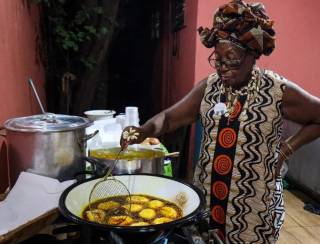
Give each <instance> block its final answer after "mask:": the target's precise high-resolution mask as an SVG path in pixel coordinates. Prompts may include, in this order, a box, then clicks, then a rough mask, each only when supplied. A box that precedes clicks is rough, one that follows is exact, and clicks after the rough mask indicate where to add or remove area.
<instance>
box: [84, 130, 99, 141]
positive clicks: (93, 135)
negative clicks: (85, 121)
mask: <svg viewBox="0 0 320 244" xmlns="http://www.w3.org/2000/svg"><path fill="white" fill-rule="evenodd" d="M98 133H99V130H96V131H95V132H93V133H91V134H89V135H85V136H84V137H82V138H81V141H82V142H87V141H88V140H90V139H91V138H93V137H95V136H96V135H97V134H98Z"/></svg>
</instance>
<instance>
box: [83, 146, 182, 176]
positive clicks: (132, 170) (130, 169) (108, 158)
mask: <svg viewBox="0 0 320 244" xmlns="http://www.w3.org/2000/svg"><path fill="white" fill-rule="evenodd" d="M119 151H120V148H108V149H97V150H91V151H90V152H89V155H90V157H87V158H86V159H87V161H89V162H90V163H92V164H100V165H104V166H105V167H106V168H107V167H109V166H111V165H112V164H113V162H114V160H115V159H116V156H117V154H118V152H119ZM135 152H136V153H135ZM130 153H131V154H130ZM177 156H179V152H175V153H169V154H165V153H164V152H163V151H160V150H157V149H151V148H149V149H148V148H145V147H142V146H137V147H134V149H129V152H126V151H124V152H123V153H121V154H120V155H119V160H118V162H117V164H116V165H115V167H114V170H113V172H112V173H114V174H138V173H139V174H140V173H147V174H157V175H163V173H164V164H165V158H171V157H177Z"/></svg>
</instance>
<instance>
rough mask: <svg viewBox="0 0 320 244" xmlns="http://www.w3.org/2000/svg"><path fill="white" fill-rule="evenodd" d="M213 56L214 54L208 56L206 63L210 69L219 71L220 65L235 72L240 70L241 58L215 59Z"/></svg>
mask: <svg viewBox="0 0 320 244" xmlns="http://www.w3.org/2000/svg"><path fill="white" fill-rule="evenodd" d="M214 55H215V52H213V53H211V54H210V56H209V57H208V62H209V64H210V66H211V67H213V68H216V69H221V67H222V65H224V66H225V67H226V68H227V69H232V70H236V69H239V68H240V66H241V64H242V61H243V57H242V58H241V59H224V58H222V59H217V58H216V57H214Z"/></svg>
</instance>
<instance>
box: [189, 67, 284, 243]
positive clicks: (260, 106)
mask: <svg viewBox="0 0 320 244" xmlns="http://www.w3.org/2000/svg"><path fill="white" fill-rule="evenodd" d="M260 72H261V79H260V90H259V91H258V92H256V94H255V97H254V98H253V99H250V101H249V100H248V101H249V102H248V108H247V113H246V117H244V118H243V117H242V115H241V110H242V105H244V102H245V101H246V98H247V97H246V96H243V97H242V98H241V99H242V100H241V99H240V100H241V101H242V104H241V102H239V106H238V107H237V109H235V113H236V114H233V119H234V120H233V121H232V122H231V123H229V121H228V122H227V119H226V118H225V117H224V116H221V118H216V117H215V116H213V114H214V113H213V112H214V111H213V108H214V105H215V104H216V103H218V102H219V101H218V99H219V88H220V87H221V80H220V79H219V77H218V76H217V75H216V74H213V75H211V76H209V78H208V81H207V87H206V90H205V94H204V97H203V100H202V102H201V111H200V115H201V123H202V127H203V136H202V145H201V154H200V158H199V162H198V164H197V167H196V170H195V175H194V181H195V182H194V183H195V184H196V185H197V186H198V187H199V188H200V189H202V190H203V191H204V192H205V193H206V197H207V205H208V207H210V210H211V217H210V224H211V226H212V228H213V229H217V231H218V232H219V235H220V236H221V237H222V238H223V239H224V240H225V242H226V243H275V242H276V240H277V238H278V235H279V231H280V228H281V225H282V223H283V220H284V206H283V198H282V184H281V179H279V178H277V177H276V174H275V168H276V164H277V159H278V152H279V147H280V139H281V133H282V111H281V104H282V95H283V92H284V89H285V84H286V80H285V79H284V78H283V77H281V76H279V75H277V74H276V73H274V72H272V71H264V72H262V71H260ZM231 117H232V116H231Z"/></svg>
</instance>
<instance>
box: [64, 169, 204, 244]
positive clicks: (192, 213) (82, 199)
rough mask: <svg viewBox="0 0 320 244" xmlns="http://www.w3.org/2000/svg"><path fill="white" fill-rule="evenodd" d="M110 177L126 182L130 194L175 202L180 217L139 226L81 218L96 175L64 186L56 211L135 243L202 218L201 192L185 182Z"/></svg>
mask: <svg viewBox="0 0 320 244" xmlns="http://www.w3.org/2000/svg"><path fill="white" fill-rule="evenodd" d="M114 177H115V179H117V180H120V181H121V182H123V183H124V184H125V185H126V186H127V188H128V189H129V192H130V194H131V195H133V194H144V195H150V196H154V197H158V198H161V199H164V200H168V201H170V202H174V203H176V204H177V205H178V206H179V207H181V209H182V210H183V216H182V218H180V219H178V220H175V221H172V222H168V223H164V224H159V225H149V226H140V227H137V226H135V227H133V226H115V225H104V224H99V223H94V222H90V221H87V220H85V219H83V218H82V212H83V210H84V208H85V207H86V206H87V205H88V197H89V195H90V191H91V189H92V187H93V185H94V184H95V183H96V182H97V181H99V180H100V179H88V180H86V181H82V182H78V183H75V184H74V185H72V186H70V187H69V188H67V189H66V190H65V191H64V192H63V193H62V195H61V197H60V201H59V209H60V212H61V213H62V214H63V215H64V216H65V217H66V218H67V219H69V220H71V221H73V222H74V223H77V224H81V225H85V226H88V227H91V228H94V229H99V230H100V231H106V232H109V231H112V232H115V233H117V234H119V235H120V236H121V237H123V238H124V239H126V240H129V241H128V242H126V243H133V241H134V240H135V241H136V242H135V243H141V244H142V243H152V241H150V240H151V239H152V238H154V237H156V236H160V235H163V236H165V235H167V234H168V233H170V231H172V230H173V229H174V228H176V227H177V228H178V227H181V226H184V225H188V224H190V223H194V222H197V221H198V220H200V219H202V218H203V213H204V212H205V199H204V195H203V193H202V192H201V191H200V190H199V189H198V188H196V187H195V186H193V185H191V184H189V183H186V182H184V181H178V180H174V179H172V178H170V177H165V176H157V175H150V174H134V175H115V176H114ZM130 183H131V184H130ZM181 197H183V198H184V201H181V200H179V199H181ZM130 240H131V242H130Z"/></svg>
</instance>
